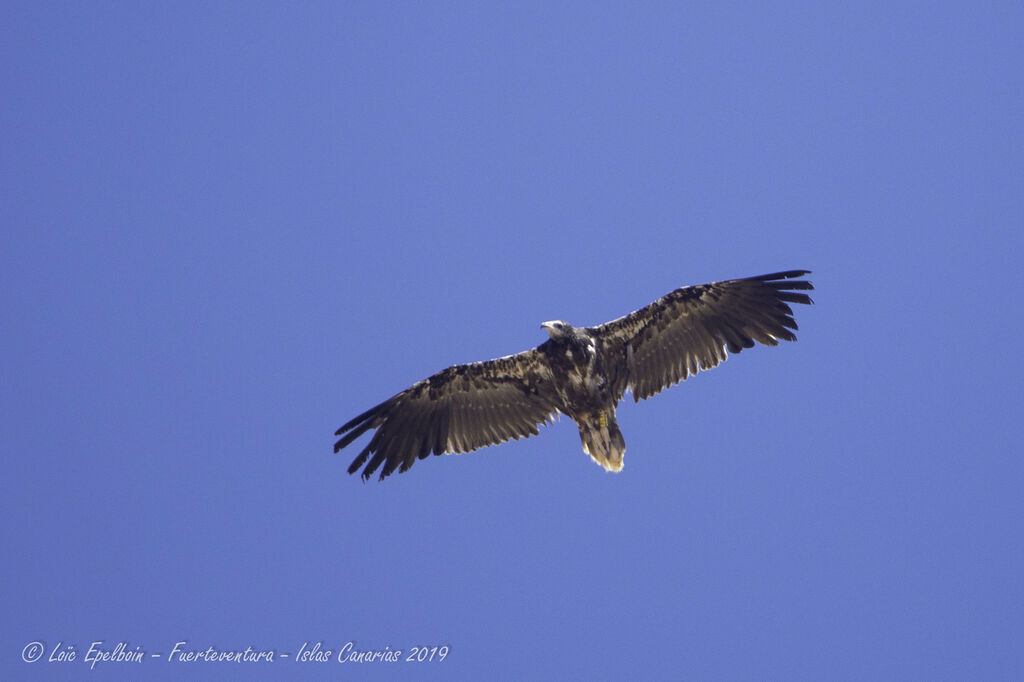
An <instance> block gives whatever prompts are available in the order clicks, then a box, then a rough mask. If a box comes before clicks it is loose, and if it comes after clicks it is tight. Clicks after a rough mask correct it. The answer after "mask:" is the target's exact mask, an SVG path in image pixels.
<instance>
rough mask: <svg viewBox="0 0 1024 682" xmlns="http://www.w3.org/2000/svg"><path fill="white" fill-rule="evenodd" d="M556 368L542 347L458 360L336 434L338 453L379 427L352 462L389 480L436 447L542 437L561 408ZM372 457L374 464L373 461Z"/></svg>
mask: <svg viewBox="0 0 1024 682" xmlns="http://www.w3.org/2000/svg"><path fill="white" fill-rule="evenodd" d="M557 400H558V398H557V393H556V392H555V390H554V388H553V385H552V382H551V370H550V368H549V366H548V364H547V362H546V360H545V359H544V356H543V354H542V353H541V352H539V351H538V350H537V349H536V348H534V349H532V350H528V351H524V352H522V353H518V354H516V355H509V356H506V357H503V358H497V359H495V360H488V361H487V362H474V363H470V364H468V365H455V366H453V367H449V368H448V369H445V370H442V371H440V372H438V373H437V374H435V375H433V376H431V377H429V378H427V379H424V380H423V381H420V382H418V383H416V384H414V385H413V386H411V387H409V388H408V389H406V390H404V391H402V392H401V393H399V394H398V395H396V396H394V397H392V398H391V399H389V400H386V401H384V402H383V403H381V404H380V405H377V406H376V407H374V408H372V409H370V410H367V411H366V412H364V413H363V414H361V415H359V416H358V417H356V418H355V419H353V420H352V421H350V422H349V423H347V424H345V425H344V426H342V427H341V428H340V429H338V431H337V432H336V433H335V435H336V436H342V438H341V440H339V441H338V442H337V443H335V444H334V451H335V452H338V451H339V450H341V449H342V448H343V447H345V446H346V445H348V444H349V443H351V442H352V441H353V440H355V439H356V438H358V437H359V436H360V435H361V434H363V433H364V432H365V431H367V430H369V429H376V433H374V435H373V438H371V439H370V442H369V444H368V445H367V446H366V447H365V448H363V451H362V452H360V453H359V455H358V456H357V457H356V458H355V460H354V461H353V462H352V465H351V466H350V467H349V468H348V472H349V473H350V474H354V473H355V472H356V471H358V470H359V468H360V467H362V466H363V465H364V464H366V468H365V469H363V479H364V480H366V479H369V478H370V476H371V475H372V474H373V472H374V471H376V470H377V468H378V467H380V465H381V464H383V465H384V468H383V469H382V470H381V472H380V479H381V480H384V478H385V477H386V476H388V475H389V474H391V472H393V471H394V470H395V469H396V468H397V469H398V470H399V471H400V472H401V471H406V470H408V469H409V467H411V466H412V465H413V463H414V462H415V461H416V460H417V459H424V458H425V457H427V456H428V455H430V454H431V453H434V454H435V455H440V454H442V453H450V452H455V453H460V452H471V451H473V450H476V449H477V448H482V447H484V446H485V445H495V444H497V443H503V442H505V441H507V440H509V439H512V438H515V439H519V438H523V437H528V436H535V435H537V434H538V433H539V431H538V428H537V427H538V426H540V425H541V424H546V423H548V422H549V421H551V420H552V419H553V418H554V417H555V415H556V413H557V412H558V403H557ZM367 460H369V463H368V464H367Z"/></svg>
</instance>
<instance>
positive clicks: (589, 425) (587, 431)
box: [576, 409, 626, 471]
mask: <svg viewBox="0 0 1024 682" xmlns="http://www.w3.org/2000/svg"><path fill="white" fill-rule="evenodd" d="M576 425H577V426H579V427H580V440H581V441H582V442H583V452H585V453H587V454H588V455H590V458H591V459H593V460H594V461H595V462H597V463H598V464H600V465H601V466H603V467H604V468H605V469H606V470H608V471H621V470H622V456H623V455H625V454H626V439H625V438H623V437H622V432H621V431H619V425H618V423H616V421H615V411H614V409H613V410H611V411H610V412H609V411H606V412H588V413H584V414H579V415H577V416H576Z"/></svg>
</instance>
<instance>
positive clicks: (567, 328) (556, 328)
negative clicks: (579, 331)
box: [541, 320, 573, 339]
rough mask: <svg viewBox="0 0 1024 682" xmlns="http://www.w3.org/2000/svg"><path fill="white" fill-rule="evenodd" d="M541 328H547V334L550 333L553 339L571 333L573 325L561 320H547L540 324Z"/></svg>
mask: <svg viewBox="0 0 1024 682" xmlns="http://www.w3.org/2000/svg"><path fill="white" fill-rule="evenodd" d="M541 329H546V330H548V334H550V335H551V338H553V339H560V338H562V337H564V336H568V335H569V334H572V332H573V326H572V325H571V324H569V323H568V322H562V321H561V320H549V321H547V322H545V323H544V324H542V325H541Z"/></svg>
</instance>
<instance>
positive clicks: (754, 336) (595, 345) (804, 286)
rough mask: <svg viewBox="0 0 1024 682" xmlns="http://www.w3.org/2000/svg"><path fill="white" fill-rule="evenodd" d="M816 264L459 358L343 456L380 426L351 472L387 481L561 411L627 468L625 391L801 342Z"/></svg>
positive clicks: (389, 407) (614, 464)
mask: <svg viewBox="0 0 1024 682" xmlns="http://www.w3.org/2000/svg"><path fill="white" fill-rule="evenodd" d="M808 274H810V271H809V270H788V271H786V272H775V273H772V274H769V275H761V276H759V277H745V278H742V279H730V280H726V281H722V282H712V283H710V284H699V285H696V286H688V287H682V288H679V289H676V290H675V291H672V292H670V293H668V294H666V295H665V296H662V297H661V298H659V299H658V300H657V301H654V302H653V303H651V304H650V305H648V306H646V307H644V308H641V309H639V310H637V311H635V312H632V313H630V314H629V315H626V316H625V317H620V318H618V319H616V320H612V321H611V322H605V323H604V324H599V325H597V326H594V327H573V326H572V325H571V324H569V323H568V322H563V321H561V320H552V321H550V322H545V323H544V324H542V325H541V328H543V329H545V330H546V331H547V333H548V334H549V335H550V338H549V339H548V340H546V341H545V342H544V343H542V344H540V345H539V346H537V347H536V348H532V349H530V350H527V351H523V352H521V353H516V354H515V355H507V356H505V357H500V358H495V359H494V360H487V361H486V362H471V363H469V364H464V365H454V366H452V367H449V368H447V369H443V370H441V371H440V372H438V373H437V374H434V375H433V376H430V377H428V378H426V379H424V380H423V381H420V382H418V383H415V384H413V385H412V386H410V387H409V388H407V389H405V390H404V391H402V392H401V393H398V394H396V395H395V396H393V397H391V398H388V399H387V400H385V401H384V402H382V403H381V404H380V405H377V406H376V407H373V408H370V409H369V410H367V411H366V412H363V413H362V414H360V415H359V416H358V417H356V418H354V419H352V420H351V421H349V422H348V423H346V424H345V425H344V426H342V427H341V428H340V429H338V430H337V432H336V433H335V435H336V436H340V437H341V438H340V439H339V440H338V441H337V442H336V443H335V444H334V451H335V452H338V451H340V450H341V449H342V448H344V447H346V446H347V445H349V444H350V443H352V441H354V440H356V439H357V438H359V436H361V435H362V434H363V433H365V432H366V431H369V430H371V429H372V430H374V433H373V436H372V437H371V438H370V441H369V442H368V443H367V444H366V447H364V448H363V449H362V451H361V452H360V453H359V454H358V455H357V456H356V458H355V460H353V462H352V465H351V466H350V467H349V468H348V472H349V473H350V474H354V473H355V472H357V471H359V470H360V469H362V470H363V471H362V476H363V480H367V479H369V478H370V476H372V475H373V473H374V472H376V471H377V470H378V469H380V480H384V478H385V477H387V476H388V475H390V474H391V473H392V472H394V471H395V470H396V469H397V470H398V471H399V472H404V471H407V470H408V469H409V468H410V467H411V466H412V465H413V463H415V462H416V460H417V459H425V458H426V457H428V456H429V455H431V454H434V455H440V454H448V453H463V452H472V451H473V450H476V449H478V448H482V447H484V446H485V445H496V444H498V443H503V442H505V441H507V440H510V439H517V440H518V439H519V438H525V437H529V436H536V435H537V434H538V433H539V427H540V426H543V425H546V424H548V423H550V422H551V421H552V420H553V419H555V418H556V417H557V416H558V414H559V413H561V414H564V415H566V416H568V417H569V418H570V419H572V420H573V421H574V422H576V425H577V426H578V427H579V431H580V440H581V441H582V444H583V452H585V453H586V454H588V455H590V457H591V459H593V460H594V461H595V462H596V463H597V464H599V465H601V466H602V467H604V468H605V469H606V470H608V471H620V470H621V469H622V458H623V454H624V453H625V452H626V441H625V440H624V439H623V437H622V432H621V431H619V426H618V424H617V423H616V421H615V409H616V407H617V406H618V403H619V400H621V399H622V397H623V395H624V394H625V392H626V389H627V388H628V389H629V391H630V393H631V394H632V396H633V399H634V401H636V402H639V401H640V400H642V399H647V398H650V397H651V396H653V395H655V394H656V393H659V392H661V391H662V390H663V389H665V388H668V387H669V386H673V385H675V384H677V383H679V382H680V381H682V380H684V379H686V378H687V377H689V376H691V375H694V374H696V373H697V372H698V371H699V370H702V369H704V370H706V369H711V368H712V367H717V366H718V365H719V364H720V363H721V362H723V361H724V360H725V359H726V358H727V357H728V353H729V352H732V353H739V352H740V351H742V350H743V349H744V348H751V347H753V346H754V342H757V343H760V344H763V345H765V346H775V345H778V343H779V339H782V340H785V341H795V340H796V335H795V334H794V333H793V332H794V331H796V330H797V324H796V320H794V319H793V310H792V308H790V306H789V304H791V303H802V304H810V303H812V302H813V301H811V298H810V296H808V295H807V294H806V293H803V292H805V291H810V290H812V289H814V286H813V285H812V284H811V283H810V282H809V281H807V280H805V279H801V278H802V277H804V276H805V275H808Z"/></svg>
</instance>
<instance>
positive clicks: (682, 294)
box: [590, 270, 814, 402]
mask: <svg viewBox="0 0 1024 682" xmlns="http://www.w3.org/2000/svg"><path fill="white" fill-rule="evenodd" d="M808 274H810V271H809V270H790V271H788V272H775V273H772V274H770V275H761V276H760V277H746V278H744V279H731V280H727V281H725V282H712V283H711V284H700V285H697V286H692V287H683V288H681V289H676V290H675V291H673V292H671V293H669V294H666V295H665V296H662V297H661V298H659V299H658V300H657V301H655V302H654V303H652V304H650V305H649V306H647V307H645V308H641V309H640V310H637V311H636V312H634V313H630V314H629V315H626V316H625V317H620V318H619V319H617V320H612V321H611V322H607V323H605V324H602V325H599V326H597V327H593V328H592V329H591V330H590V331H591V333H594V334H596V335H597V336H598V337H599V338H600V339H601V342H602V344H603V346H602V347H603V350H604V356H605V362H606V369H607V372H608V374H609V381H610V382H611V385H612V387H613V388H614V391H615V395H616V396H617V397H619V398H621V397H622V395H623V394H624V393H625V391H626V388H629V389H630V390H631V391H632V393H633V398H634V400H636V401H637V402H639V401H640V400H641V399H646V398H650V397H651V396H652V395H654V394H656V393H659V392H660V391H662V390H663V389H665V388H668V387H669V386H673V385H675V384H677V383H679V382H680V381H682V380H683V379H685V378H686V377H688V376H690V375H691V374H696V373H697V372H698V370H701V369H711V368H712V367H717V366H718V364H719V363H721V362H724V361H725V359H726V358H727V357H728V355H727V353H726V349H728V350H729V351H731V352H733V353H739V352H740V351H741V350H743V349H744V348H751V347H752V346H753V345H754V342H755V341H757V342H758V343H762V344H764V345H766V346H775V345H778V343H779V339H783V340H786V341H795V340H796V335H795V334H794V333H793V331H795V330H796V329H797V324H796V321H795V320H794V319H793V310H792V308H790V307H789V304H790V303H807V304H809V303H812V301H811V297H810V296H808V295H807V294H804V293H799V292H801V291H806V290H811V289H814V286H813V285H812V284H811V283H810V282H808V281H805V280H801V279H796V278H798V277H803V276H804V275H808Z"/></svg>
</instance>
